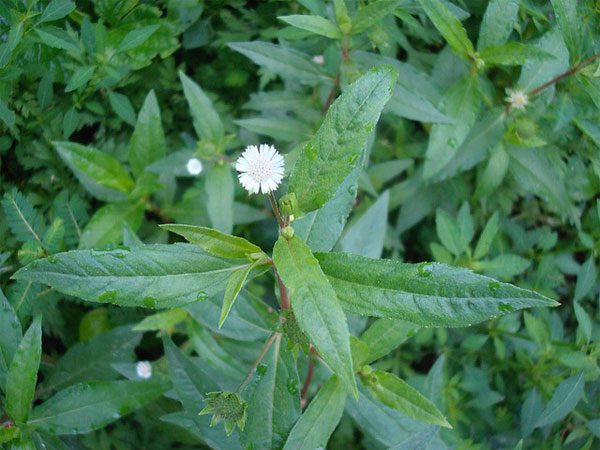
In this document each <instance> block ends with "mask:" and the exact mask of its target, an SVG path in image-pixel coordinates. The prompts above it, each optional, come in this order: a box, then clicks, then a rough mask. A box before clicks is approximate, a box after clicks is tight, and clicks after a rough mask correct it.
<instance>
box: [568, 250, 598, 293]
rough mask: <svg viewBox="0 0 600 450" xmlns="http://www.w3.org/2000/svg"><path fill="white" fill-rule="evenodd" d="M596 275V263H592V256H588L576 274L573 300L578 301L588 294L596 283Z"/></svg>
mask: <svg viewBox="0 0 600 450" xmlns="http://www.w3.org/2000/svg"><path fill="white" fill-rule="evenodd" d="M597 276H598V272H597V271H596V264H594V257H593V256H590V257H589V258H588V260H587V261H586V262H585V263H584V264H583V265H582V266H581V269H580V270H579V273H578V274H577V284H576V285H575V292H574V294H573V301H574V302H578V301H579V300H581V299H582V298H584V297H585V296H586V295H588V294H589V292H590V291H591V290H592V288H593V287H594V284H595V283H596V277H597Z"/></svg>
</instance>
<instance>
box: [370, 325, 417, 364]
mask: <svg viewBox="0 0 600 450" xmlns="http://www.w3.org/2000/svg"><path fill="white" fill-rule="evenodd" d="M418 330H419V327H418V326H416V325H415V324H414V323H410V322H405V321H403V320H398V319H394V320H392V319H378V320H376V321H375V322H373V324H372V325H371V326H370V327H369V328H367V330H366V331H365V332H364V333H363V334H362V336H361V337H360V339H361V341H363V342H364V343H365V344H367V346H368V348H369V358H368V359H366V360H365V361H363V364H369V363H371V362H373V361H376V360H378V359H380V358H383V357H384V356H385V355H387V354H388V353H390V352H392V351H393V350H395V349H396V348H397V347H398V346H399V345H400V344H402V343H403V342H405V341H406V340H407V339H408V338H410V337H411V336H413V335H414V334H415V333H416V332H417V331H418Z"/></svg>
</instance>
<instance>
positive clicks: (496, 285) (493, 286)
mask: <svg viewBox="0 0 600 450" xmlns="http://www.w3.org/2000/svg"><path fill="white" fill-rule="evenodd" d="M488 287H489V288H490V290H491V291H492V292H494V291H497V290H498V289H499V288H500V282H499V281H490V283H489V284H488Z"/></svg>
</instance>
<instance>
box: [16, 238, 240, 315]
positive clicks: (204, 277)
mask: <svg viewBox="0 0 600 450" xmlns="http://www.w3.org/2000/svg"><path fill="white" fill-rule="evenodd" d="M244 264H249V263H248V262H247V261H244V260H225V259H222V258H218V257H215V256H211V255H209V254H207V253H206V252H204V251H203V250H202V249H200V248H198V247H197V246H195V245H191V244H173V245H160V244H156V245H146V246H143V247H134V248H131V249H127V248H122V249H115V250H107V251H95V250H75V251H70V252H66V253H59V254H57V255H53V256H51V257H49V258H46V259H42V260H38V261H34V262H33V263H31V264H29V265H28V266H26V267H24V268H22V269H21V270H19V271H18V272H17V273H15V274H14V275H13V278H15V279H18V280H29V281H36V282H39V283H45V284H48V285H50V286H51V287H53V288H54V289H56V290H57V291H59V292H62V293H64V294H68V295H73V296H75V297H79V298H82V299H84V300H87V301H91V302H100V303H114V304H117V305H120V306H141V307H147V308H173V307H177V306H182V305H185V304H187V303H191V302H194V301H198V300H204V299H205V298H206V297H208V296H209V295H212V294H216V293H217V292H220V291H221V290H222V289H224V288H225V284H226V283H227V279H228V278H229V275H230V274H231V273H232V272H233V271H234V270H236V269H238V268H240V267H241V266H243V265H244Z"/></svg>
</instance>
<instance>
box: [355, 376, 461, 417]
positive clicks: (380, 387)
mask: <svg viewBox="0 0 600 450" xmlns="http://www.w3.org/2000/svg"><path fill="white" fill-rule="evenodd" d="M372 375H374V376H375V377H377V383H374V384H372V385H371V384H367V389H368V390H369V391H370V392H371V395H373V396H374V397H375V398H377V399H378V400H379V401H380V402H382V403H383V404H384V405H387V406H389V407H390V408H393V409H396V410H398V411H400V412H402V413H404V414H406V415H407V416H408V417H411V418H413V419H416V420H420V421H422V422H426V423H431V424H433V425H439V426H441V427H446V428H452V426H450V424H449V423H448V421H447V420H446V418H445V417H444V415H443V414H442V413H441V412H440V411H439V410H438V409H437V408H436V406H435V405H434V404H433V403H431V401H430V400H428V399H427V398H426V397H424V396H423V395H422V394H421V393H420V392H419V391H417V390H416V389H415V388H413V387H412V386H410V385H409V384H408V383H407V382H406V381H404V380H402V379H400V378H398V377H397V376H396V375H393V374H391V373H387V372H383V371H381V370H375V371H374V372H373V373H372Z"/></svg>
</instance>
